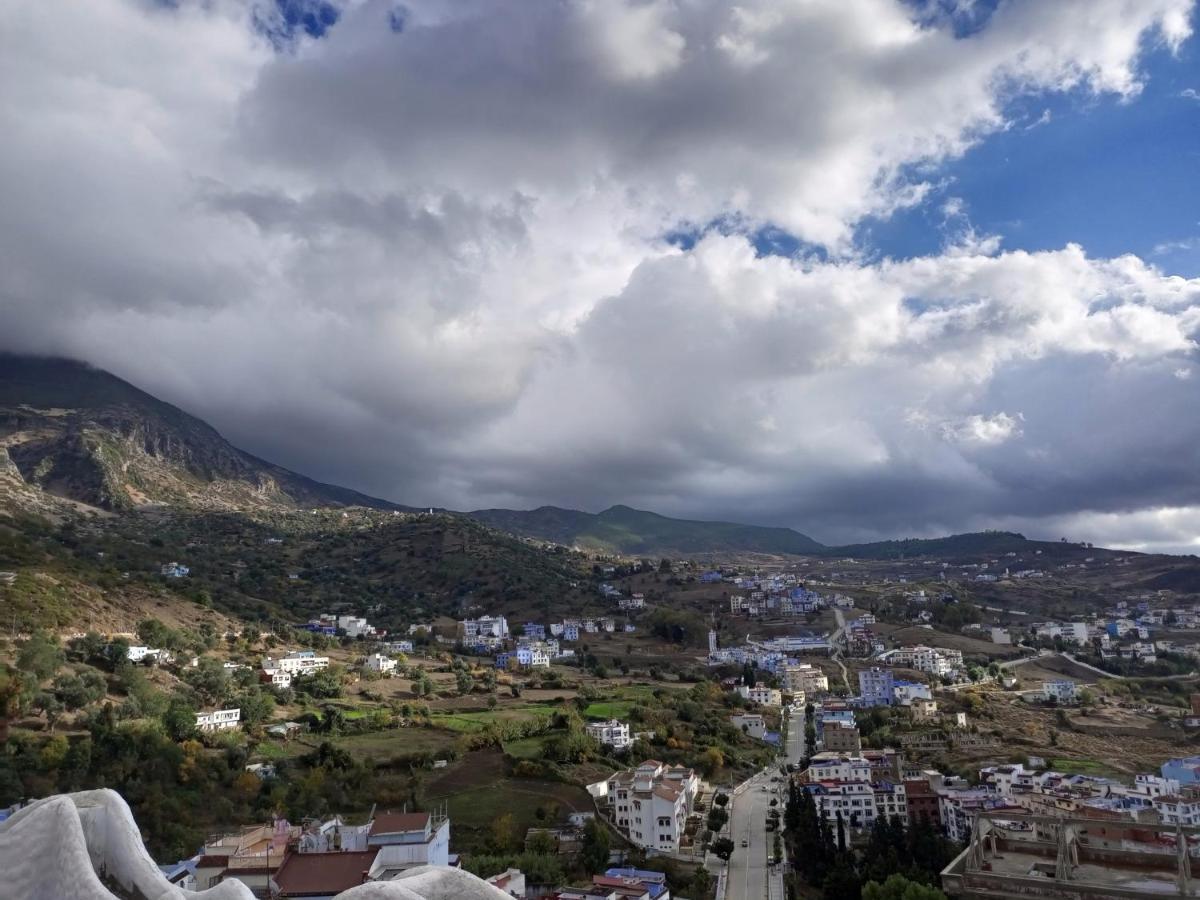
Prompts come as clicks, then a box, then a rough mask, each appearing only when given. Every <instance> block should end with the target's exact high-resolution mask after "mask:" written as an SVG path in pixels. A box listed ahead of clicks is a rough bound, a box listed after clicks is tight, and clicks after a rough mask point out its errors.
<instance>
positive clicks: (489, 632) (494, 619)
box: [459, 616, 508, 644]
mask: <svg viewBox="0 0 1200 900" xmlns="http://www.w3.org/2000/svg"><path fill="white" fill-rule="evenodd" d="M459 624H460V625H461V626H462V631H463V642H464V643H468V644H470V643H474V642H475V640H476V639H477V638H496V639H498V640H504V639H505V638H507V637H508V620H507V619H505V618H504V616H481V617H480V618H478V619H466V620H464V621H463V622H460V623H459Z"/></svg>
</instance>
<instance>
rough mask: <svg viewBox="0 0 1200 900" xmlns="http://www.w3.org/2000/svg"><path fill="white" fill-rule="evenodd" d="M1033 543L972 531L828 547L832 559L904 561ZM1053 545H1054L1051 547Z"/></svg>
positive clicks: (997, 550) (1024, 546) (1012, 536)
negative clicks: (936, 536)
mask: <svg viewBox="0 0 1200 900" xmlns="http://www.w3.org/2000/svg"><path fill="white" fill-rule="evenodd" d="M1034 543H1036V542H1035V541H1031V540H1029V539H1028V538H1027V537H1025V535H1023V534H1017V533H1016V532H1014V531H975V532H970V533H967V534H952V535H949V536H947V537H940V538H905V539H903V540H894V541H874V542H871V543H867V544H846V545H844V546H841V547H829V548H827V550H826V552H827V554H828V555H831V556H848V557H856V558H859V559H901V558H904V559H907V558H911V557H914V556H942V557H964V556H980V555H985V556H986V555H996V554H1000V553H1010V552H1011V553H1019V552H1021V551H1022V550H1026V549H1030V546H1031V545H1032V544H1034ZM1051 546H1055V545H1051Z"/></svg>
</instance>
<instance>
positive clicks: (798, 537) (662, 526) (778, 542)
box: [469, 506, 824, 556]
mask: <svg viewBox="0 0 1200 900" xmlns="http://www.w3.org/2000/svg"><path fill="white" fill-rule="evenodd" d="M469 515H470V516H472V517H473V518H475V519H478V520H479V521H481V522H484V523H486V524H488V525H491V526H492V527H494V528H500V529H503V530H505V531H509V532H512V533H514V534H519V535H522V536H525V537H531V538H538V539H540V540H546V541H554V542H555V543H559V544H568V545H573V546H578V547H582V548H586V549H591V550H602V551H608V552H611V553H621V554H625V555H630V556H637V555H647V556H655V555H659V554H668V555H669V554H684V555H686V554H693V553H730V552H734V553H737V552H741V553H791V554H805V553H808V554H811V553H816V552H819V551H821V550H822V549H824V548H823V547H822V545H821V544H819V543H817V542H816V541H814V540H813V539H812V538H810V537H808V536H807V535H805V534H801V533H800V532H798V531H793V530H792V529H790V528H767V527H763V526H760V525H740V524H736V523H733V522H697V521H691V520H687V519H672V518H669V517H667V516H660V515H658V514H657V513H652V512H646V511H644V510H639V509H632V508H630V507H628V506H613V507H610V508H609V509H606V510H604V512H602V513H586V512H580V511H579V510H570V509H559V508H558V507H554V506H543V507H540V508H538V509H533V510H529V511H525V512H522V511H518V510H510V509H481V510H476V511H475V512H472V513H469Z"/></svg>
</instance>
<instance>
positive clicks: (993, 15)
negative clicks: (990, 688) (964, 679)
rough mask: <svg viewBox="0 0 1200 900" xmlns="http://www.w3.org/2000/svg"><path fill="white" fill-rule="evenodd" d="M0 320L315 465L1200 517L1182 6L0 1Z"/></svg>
mask: <svg viewBox="0 0 1200 900" xmlns="http://www.w3.org/2000/svg"><path fill="white" fill-rule="evenodd" d="M3 9H4V18H5V27H4V28H3V29H0V134H3V135H4V140H3V141H0V184H2V185H3V186H4V190H3V195H2V197H0V349H7V350H12V351H18V352H27V353H46V354H58V355H66V356H71V357H75V358H79V359H84V360H86V361H88V362H91V363H93V364H95V365H98V366H101V367H103V368H106V369H108V370H110V371H112V372H114V373H115V374H117V375H119V376H121V377H123V378H126V379H128V380H130V381H132V382H134V383H135V384H137V385H139V386H140V387H142V388H144V389H146V390H148V391H150V392H151V393H154V394H156V395H157V396H160V397H162V398H163V399H165V400H168V401H170V402H173V403H175V404H177V405H180V406H181V407H183V408H185V409H187V410H188V411H190V412H192V413H194V414H196V415H199V416H201V417H202V418H204V419H206V420H207V421H209V422H210V423H212V424H213V425H214V426H216V427H217V428H218V429H220V430H221V431H222V433H224V434H225V435H226V437H228V438H229V439H230V440H232V441H233V442H234V443H236V444H237V445H239V446H241V447H243V448H245V449H247V450H249V451H251V452H253V453H255V454H257V455H259V456H262V457H265V458H268V459H271V460H273V461H276V462H279V463H281V464H283V465H286V466H289V467H291V468H293V469H296V470H298V471H301V472H303V473H305V474H308V475H311V476H313V477H317V478H320V479H322V480H326V481H330V482H334V483H339V484H344V485H347V486H350V487H354V488H357V489H359V490H363V491H366V492H368V493H371V494H374V495H377V496H381V497H386V498H389V499H393V500H396V501H399V502H403V503H408V504H412V505H418V506H423V505H436V506H445V507H450V508H457V509H471V508H479V507H490V506H506V507H516V508H529V507H533V506H537V505H541V504H554V505H559V506H568V507H574V508H580V509H588V510H592V511H598V510H601V509H603V508H605V507H607V506H609V505H611V504H614V503H625V504H629V505H632V506H636V507H639V508H645V509H653V510H655V511H658V512H661V513H664V514H667V515H678V516H687V517H694V518H722V519H731V520H735V521H744V522H755V523H761V524H778V525H788V526H792V527H794V528H797V529H799V530H801V531H803V532H805V533H807V534H810V535H812V536H813V537H815V538H817V539H818V540H822V541H825V542H828V543H838V542H850V541H858V540H871V539H877V538H886V537H901V536H930V535H937V534H944V533H950V532H959V531H966V530H978V529H983V528H1006V529H1014V530H1019V531H1022V532H1023V533H1025V534H1027V535H1029V536H1031V537H1038V538H1048V539H1057V538H1059V537H1068V538H1070V539H1072V540H1087V541H1092V542H1094V543H1096V544H1102V545H1107V546H1118V547H1129V548H1133V549H1146V550H1160V551H1169V552H1200V478H1198V477H1197V473H1200V366H1198V365H1197V338H1198V337H1200V179H1198V177H1197V175H1198V171H1197V169H1198V166H1200V48H1198V46H1197V38H1196V37H1195V36H1194V34H1193V31H1194V28H1195V26H1196V14H1195V10H1194V8H1193V3H1192V0H1055V2H1053V3H1046V2H1041V0H1000V2H986V0H974V2H972V0H907V2H903V0H744V2H738V3H730V2H716V0H409V2H404V3H397V2H393V0H62V2H55V3H46V2H43V0H6V2H5V3H4V4H3Z"/></svg>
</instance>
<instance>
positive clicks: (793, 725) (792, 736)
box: [784, 712, 804, 764]
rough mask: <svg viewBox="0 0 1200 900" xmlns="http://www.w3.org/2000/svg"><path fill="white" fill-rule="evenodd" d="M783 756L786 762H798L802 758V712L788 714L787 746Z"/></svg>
mask: <svg viewBox="0 0 1200 900" xmlns="http://www.w3.org/2000/svg"><path fill="white" fill-rule="evenodd" d="M784 756H785V757H786V759H787V761H788V763H797V764H798V763H799V762H800V760H801V759H803V758H804V713H803V712H796V713H793V714H791V715H789V716H788V736H787V747H786V748H785V753H784Z"/></svg>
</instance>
